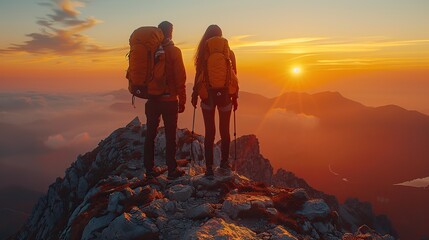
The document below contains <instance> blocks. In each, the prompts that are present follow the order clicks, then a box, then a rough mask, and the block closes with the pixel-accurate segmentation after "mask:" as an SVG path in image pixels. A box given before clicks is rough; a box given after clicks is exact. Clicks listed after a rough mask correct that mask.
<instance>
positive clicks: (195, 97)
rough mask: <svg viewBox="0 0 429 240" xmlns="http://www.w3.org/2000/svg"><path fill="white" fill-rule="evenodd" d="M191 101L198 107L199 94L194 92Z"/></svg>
mask: <svg viewBox="0 0 429 240" xmlns="http://www.w3.org/2000/svg"><path fill="white" fill-rule="evenodd" d="M191 103H192V106H194V108H197V103H198V94H195V93H192V99H191Z"/></svg>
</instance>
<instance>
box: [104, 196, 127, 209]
mask: <svg viewBox="0 0 429 240" xmlns="http://www.w3.org/2000/svg"><path fill="white" fill-rule="evenodd" d="M124 199H125V195H124V194H122V193H121V192H113V193H111V194H110V196H109V204H108V205H107V211H109V212H112V213H116V212H117V213H120V212H122V209H123V206H121V205H120V204H119V202H120V201H122V200H124Z"/></svg>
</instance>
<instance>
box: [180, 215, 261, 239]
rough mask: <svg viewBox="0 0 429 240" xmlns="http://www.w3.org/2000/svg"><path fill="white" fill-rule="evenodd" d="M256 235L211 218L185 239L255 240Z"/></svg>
mask: <svg viewBox="0 0 429 240" xmlns="http://www.w3.org/2000/svg"><path fill="white" fill-rule="evenodd" d="M255 238H256V233H255V232H253V231H252V230H250V229H248V228H245V227H241V226H238V225H235V224H232V223H228V222H226V221H225V220H223V219H221V218H211V219H210V220H208V221H207V222H205V223H204V224H203V225H202V226H200V227H198V228H196V229H193V230H191V232H190V234H188V235H187V236H185V239H192V240H203V239H255Z"/></svg>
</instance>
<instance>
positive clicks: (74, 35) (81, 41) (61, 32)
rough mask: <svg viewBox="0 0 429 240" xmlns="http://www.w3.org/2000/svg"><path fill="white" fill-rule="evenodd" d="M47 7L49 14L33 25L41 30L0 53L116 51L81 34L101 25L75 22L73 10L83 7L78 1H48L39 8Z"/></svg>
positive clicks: (76, 13) (91, 19) (88, 20)
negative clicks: (50, 11)
mask: <svg viewBox="0 0 429 240" xmlns="http://www.w3.org/2000/svg"><path fill="white" fill-rule="evenodd" d="M39 5H41V6H43V7H49V8H50V9H51V10H52V12H53V13H51V14H47V15H46V16H45V17H42V18H39V19H38V20H37V21H36V23H37V24H38V25H40V26H41V27H42V29H41V30H40V32H34V33H30V34H27V35H26V36H28V37H29V38H30V40H28V41H25V42H24V43H22V44H12V46H11V47H9V48H7V49H3V50H0V51H1V52H3V53H6V52H8V53H11V52H28V53H56V54H61V55H67V54H71V53H75V52H79V53H99V52H107V51H114V50H118V49H117V48H105V47H102V46H99V45H97V44H96V43H92V42H91V39H90V38H89V37H88V36H86V35H84V34H82V33H81V32H83V31H85V30H87V29H90V28H92V27H94V26H95V25H97V24H98V23H100V22H101V21H100V20H98V19H96V18H94V17H88V18H86V19H81V18H79V16H80V14H81V13H80V12H79V11H78V10H77V8H83V7H85V3H84V2H82V1H74V0H51V2H44V3H41V4H39Z"/></svg>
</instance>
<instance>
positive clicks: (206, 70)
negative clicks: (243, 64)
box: [197, 37, 238, 99]
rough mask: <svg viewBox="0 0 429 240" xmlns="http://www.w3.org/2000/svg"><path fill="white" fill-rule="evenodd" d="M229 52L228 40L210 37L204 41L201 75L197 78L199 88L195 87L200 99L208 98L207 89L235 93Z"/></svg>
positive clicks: (234, 80)
mask: <svg viewBox="0 0 429 240" xmlns="http://www.w3.org/2000/svg"><path fill="white" fill-rule="evenodd" d="M230 52H231V50H230V48H229V45H228V40H226V39H225V38H223V37H212V38H210V39H208V40H207V41H206V47H205V57H204V60H205V61H204V66H203V74H202V75H200V76H199V77H200V79H199V84H200V86H197V88H198V89H199V91H198V92H199V95H200V97H201V99H206V98H207V97H208V90H209V89H222V88H227V89H228V91H227V92H228V93H229V94H236V93H237V91H238V80H237V76H236V74H235V72H234V70H233V68H232V63H231V58H230ZM201 78H202V79H201Z"/></svg>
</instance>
